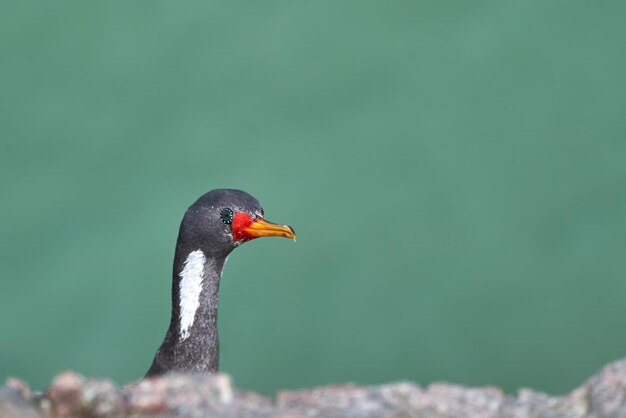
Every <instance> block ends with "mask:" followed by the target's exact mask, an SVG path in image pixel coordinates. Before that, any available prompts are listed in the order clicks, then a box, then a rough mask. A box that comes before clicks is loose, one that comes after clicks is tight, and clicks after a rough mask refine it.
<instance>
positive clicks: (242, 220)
mask: <svg viewBox="0 0 626 418" xmlns="http://www.w3.org/2000/svg"><path fill="white" fill-rule="evenodd" d="M252 222H254V219H252V216H250V215H248V214H247V213H244V212H235V214H234V215H233V223H232V224H231V228H232V231H233V238H234V239H235V241H243V242H246V241H250V240H251V239H254V238H256V237H251V236H249V235H248V234H247V233H246V232H245V230H244V228H246V227H248V226H250V225H251V224H252Z"/></svg>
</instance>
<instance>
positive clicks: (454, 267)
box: [0, 0, 626, 394]
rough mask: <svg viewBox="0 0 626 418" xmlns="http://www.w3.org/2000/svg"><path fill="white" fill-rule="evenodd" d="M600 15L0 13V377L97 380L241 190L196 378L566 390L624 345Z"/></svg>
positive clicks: (129, 361) (120, 356)
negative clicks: (241, 211) (213, 344)
mask: <svg viewBox="0 0 626 418" xmlns="http://www.w3.org/2000/svg"><path fill="white" fill-rule="evenodd" d="M625 21H626V3H624V2H621V1H614V2H611V1H608V2H596V3H590V2H587V1H569V2H565V1H545V0H533V1H525V2H522V1H476V2H465V1H457V2H441V1H396V2H388V1H363V0H360V1H347V2H336V1H315V2H313V1H306V2H287V1H267V2H242V1H234V2H200V1H183V2H166V1H149V2H148V1H139V2H100V3H94V2H40V3H39V4H34V3H31V2H3V3H2V6H0V48H1V59H2V61H1V65H0V75H1V78H0V89H1V98H0V110H1V116H0V118H1V124H0V141H1V142H0V144H1V149H0V184H1V193H2V198H1V200H0V217H1V221H0V231H1V232H0V233H1V235H0V245H1V247H0V260H1V264H0V266H1V267H2V273H1V282H0V283H1V285H0V286H1V288H0V326H1V328H0V330H1V335H0V378H2V379H4V378H5V377H6V376H9V375H15V376H19V377H21V378H24V379H27V380H28V381H29V382H31V384H32V386H34V387H35V388H43V387H45V386H46V385H47V383H48V382H49V381H50V379H51V378H52V376H54V375H55V374H56V373H57V372H59V371H60V370H62V369H66V368H69V369H73V370H77V371H79V372H81V373H84V374H86V375H88V376H106V377H110V378H112V379H114V380H115V381H116V382H118V383H126V382H130V381H133V380H134V379H137V378H139V377H140V376H142V375H143V373H145V371H146V370H147V368H148V366H149V364H150V362H151V360H152V356H153V355H154V352H155V350H156V348H157V347H158V345H159V344H160V342H161V340H162V338H163V336H164V334H165V331H166V328H167V324H168V322H169V314H170V306H169V305H170V280H171V262H172V257H173V249H174V244H175V239H176V235H177V230H178V225H179V222H180V219H181V217H182V215H183V213H184V211H185V210H186V208H187V206H188V205H189V204H191V203H192V202H193V201H194V200H195V199H196V198H197V197H198V196H199V195H200V194H202V193H204V192H206V191H207V190H209V189H212V188H216V187H236V188H242V189H245V190H247V191H249V192H250V193H252V194H253V195H255V196H256V197H257V198H259V200H260V201H261V203H262V204H263V206H264V208H265V212H266V216H267V218H268V219H270V220H273V221H275V222H280V223H289V224H290V225H292V226H293V227H294V228H295V229H296V231H297V233H298V242H297V243H296V244H294V243H293V242H290V241H288V240H279V239H266V240H258V241H255V242H252V243H249V244H246V245H244V246H243V247H242V248H240V249H238V250H237V251H236V252H235V253H234V254H233V255H232V256H231V257H230V262H229V264H228V266H227V267H226V269H225V272H224V278H223V281H222V287H221V296H220V298H221V301H220V302H221V306H220V334H221V343H222V362H221V363H222V370H223V371H225V372H228V373H230V374H232V375H233V376H234V379H235V381H236V383H237V384H238V385H239V386H240V387H243V388H245V389H251V390H256V391H260V392H262V393H268V394H269V393H273V392H274V391H276V390H277V389H279V388H299V387H307V386H313V385H323V384H328V383H332V382H344V381H354V382H358V383H367V384H375V383H382V382H387V381H393V380H398V379H411V380H414V381H417V382H418V383H420V384H423V385H425V384H429V383H431V382H433V381H439V380H447V381H451V382H456V383H462V384H468V385H483V384H494V385H499V386H502V387H503V388H504V389H505V390H507V391H513V390H515V389H516V388H518V387H520V386H532V387H534V388H537V389H541V390H545V391H549V392H551V393H561V392H565V391H568V390H570V389H572V388H573V387H575V386H576V385H577V384H579V383H580V382H581V381H582V380H583V379H584V378H586V377H587V376H589V375H590V374H591V373H593V372H595V371H596V370H597V369H598V368H599V367H600V366H602V365H603V364H605V363H606V362H608V361H611V360H615V359H617V358H620V357H622V356H626V332H625V331H624V325H623V324H624V318H626V303H624V300H625V298H626V280H625V278H626V254H625V248H626V243H625V238H624V237H626V217H625V214H626V186H625V184H626V165H625V159H626V81H625V80H626V77H625V74H626V46H625V42H624V40H625V39H626V29H625V25H624V22H625Z"/></svg>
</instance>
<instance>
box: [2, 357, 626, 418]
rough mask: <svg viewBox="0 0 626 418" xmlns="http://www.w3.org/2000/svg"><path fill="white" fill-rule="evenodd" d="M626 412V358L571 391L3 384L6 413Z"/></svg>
mask: <svg viewBox="0 0 626 418" xmlns="http://www.w3.org/2000/svg"><path fill="white" fill-rule="evenodd" d="M212 416H217V417H233V418H236V417H246V418H256V417H259V418H261V417H263V418H266V417H267V418H270V417H271V418H300V417H302V418H304V417H324V418H334V417H343V418H366V417H386V418H395V417H398V418H399V417H428V418H430V417H432V418H435V417H481V418H496V417H511V418H524V417H529V418H530V417H545V418H560V417H563V418H565V417H567V418H579V417H589V418H592V417H593V418H599V417H615V418H617V417H626V359H624V360H621V361H618V362H615V363H613V364H610V365H608V366H607V367H605V368H604V369H603V370H602V371H600V372H599V373H598V374H597V375H595V376H594V377H592V378H591V379H589V380H588V381H587V382H586V383H585V384H583V385H582V386H580V387H579V388H578V389H576V390H574V391H572V392H571V393H570V394H568V395H566V396H550V395H546V394H544V393H540V392H535V391H532V390H530V389H523V390H520V391H519V392H518V393H517V394H516V395H505V394H504V393H502V391H501V390H500V389H498V388H494V387H482V388H467V387H462V386H456V385H450V384H433V385H431V386H429V387H428V388H421V387H419V386H417V385H415V384H413V383H410V382H399V383H390V384H386V385H381V386H357V385H338V386H327V387H321V388H315V389H311V390H302V391H285V392H280V393H279V394H278V395H277V397H276V399H275V400H272V399H269V398H266V397H263V396H260V395H257V394H254V393H250V392H243V391H239V390H237V389H236V388H234V387H233V385H232V383H231V381H230V378H229V377H228V376H226V375H194V376H185V375H172V376H167V377H163V378H153V379H146V380H143V381H141V382H138V383H136V384H133V385H130V386H126V387H123V388H116V387H115V386H114V385H113V384H112V383H111V382H110V381H108V380H86V379H84V378H83V377H81V376H79V375H77V374H75V373H72V372H65V373H62V374H60V375H59V376H57V377H56V378H55V379H54V380H53V382H52V384H51V385H50V388H49V389H48V391H47V392H46V393H45V394H40V395H33V394H32V393H31V392H30V391H29V389H28V387H27V386H26V385H25V384H24V383H23V382H21V381H19V380H16V379H9V380H8V381H7V384H6V386H2V387H0V417H2V418H17V417H20V418H21V417H28V418H31V417H32V418H43V417H116V418H117V417H137V418H141V417H212Z"/></svg>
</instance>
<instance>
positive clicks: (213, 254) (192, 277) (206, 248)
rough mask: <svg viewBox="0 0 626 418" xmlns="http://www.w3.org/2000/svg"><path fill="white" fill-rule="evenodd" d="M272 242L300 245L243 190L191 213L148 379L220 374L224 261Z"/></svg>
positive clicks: (207, 197)
mask: <svg viewBox="0 0 626 418" xmlns="http://www.w3.org/2000/svg"><path fill="white" fill-rule="evenodd" d="M274 236H277V237H285V238H291V239H293V240H294V241H295V239H296V234H295V232H294V230H293V228H292V227H290V226H288V225H278V224H274V223H271V222H269V221H267V220H266V219H265V214H264V212H263V209H262V208H261V205H260V204H259V201H258V200H257V199H256V198H254V197H253V196H251V195H250V194H248V193H246V192H244V191H243V190H238V189H214V190H211V191H209V192H208V193H205V194H204V195H202V196H200V197H199V198H198V200H196V201H195V203H193V204H192V205H191V206H190V207H189V208H188V209H187V211H186V212H185V215H184V217H183V219H182V221H181V224H180V229H179V232H178V240H177V242H176V250H175V254H174V266H173V271H172V312H171V319H170V324H169V328H168V329H167V332H166V334H165V338H164V339H163V342H162V343H161V345H160V347H159V349H158V350H157V352H156V355H155V356H154V360H153V361H152V365H151V366H150V369H149V370H148V372H147V373H146V377H153V376H159V375H163V374H167V373H217V372H218V369H219V338H218V332H217V331H218V329H217V311H218V291H219V285H220V279H221V276H222V269H223V268H224V264H225V263H226V258H227V257H228V255H229V254H230V253H231V251H233V250H234V249H235V248H237V247H238V246H239V245H241V244H243V243H245V242H247V241H250V240H253V239H256V238H260V237H274Z"/></svg>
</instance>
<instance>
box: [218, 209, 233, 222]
mask: <svg viewBox="0 0 626 418" xmlns="http://www.w3.org/2000/svg"><path fill="white" fill-rule="evenodd" d="M220 219H221V220H222V222H224V223H225V224H226V225H230V224H232V223H233V210H232V209H231V208H224V209H222V210H221V211H220Z"/></svg>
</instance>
